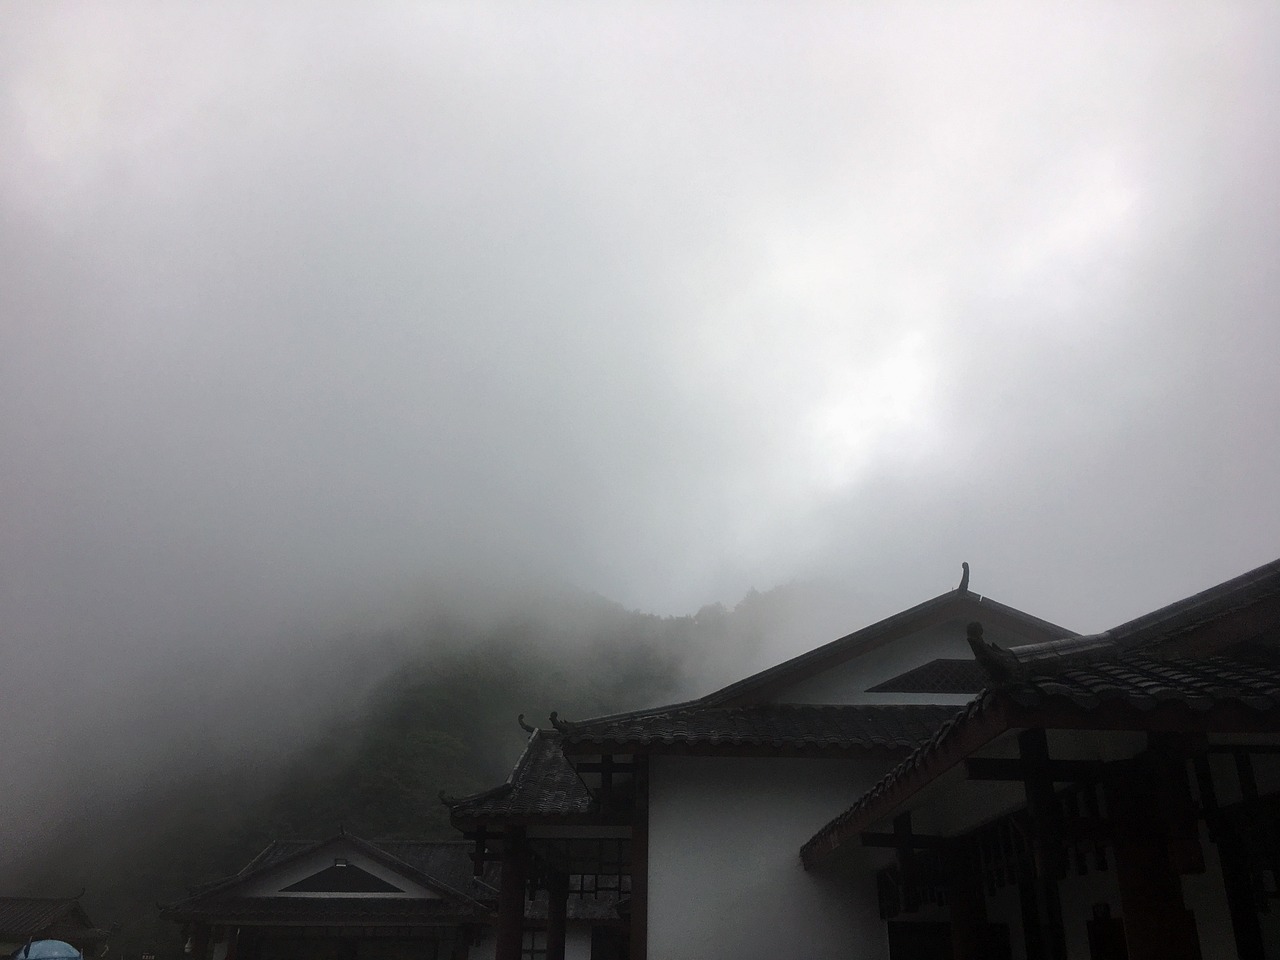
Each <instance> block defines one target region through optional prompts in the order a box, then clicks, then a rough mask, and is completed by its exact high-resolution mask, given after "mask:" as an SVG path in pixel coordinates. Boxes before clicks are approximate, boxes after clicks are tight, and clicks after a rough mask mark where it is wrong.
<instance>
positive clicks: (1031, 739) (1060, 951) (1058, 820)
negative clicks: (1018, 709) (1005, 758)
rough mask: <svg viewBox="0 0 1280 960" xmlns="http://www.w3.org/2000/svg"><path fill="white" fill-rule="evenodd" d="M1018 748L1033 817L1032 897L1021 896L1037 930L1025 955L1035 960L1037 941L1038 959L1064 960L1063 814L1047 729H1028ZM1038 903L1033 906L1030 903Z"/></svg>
mask: <svg viewBox="0 0 1280 960" xmlns="http://www.w3.org/2000/svg"><path fill="white" fill-rule="evenodd" d="M1018 748H1019V751H1020V753H1021V756H1022V762H1023V789H1024V790H1025V791H1026V795H1027V812H1028V813H1029V814H1030V815H1031V825H1032V834H1033V843H1034V850H1035V878H1034V880H1033V881H1031V883H1032V889H1033V890H1034V897H1030V896H1028V894H1029V893H1030V892H1031V891H1028V890H1026V889H1025V888H1024V889H1022V890H1021V892H1022V903H1023V918H1024V923H1025V922H1027V921H1030V920H1032V918H1033V917H1034V925H1035V927H1036V931H1035V933H1034V934H1033V932H1032V931H1031V930H1027V931H1026V935H1027V957H1028V960H1035V957H1034V956H1033V953H1032V949H1033V943H1034V944H1035V946H1036V947H1038V950H1039V951H1040V952H1039V953H1038V954H1036V955H1035V956H1039V957H1043V958H1044V960H1066V957H1067V935H1066V929H1065V927H1064V925H1063V921H1062V900H1061V898H1060V897H1059V895H1058V878H1059V877H1060V876H1061V875H1062V873H1063V869H1064V867H1065V864H1064V863H1063V853H1062V842H1061V840H1062V811H1061V810H1060V809H1059V808H1058V798H1057V796H1056V795H1055V794H1054V792H1053V775H1052V773H1051V771H1050V765H1049V741H1048V738H1047V737H1046V735H1045V732H1044V730H1042V729H1039V728H1036V729H1031V730H1024V731H1023V732H1022V733H1021V734H1019V735H1018ZM1032 900H1034V903H1032V902H1031V901H1032Z"/></svg>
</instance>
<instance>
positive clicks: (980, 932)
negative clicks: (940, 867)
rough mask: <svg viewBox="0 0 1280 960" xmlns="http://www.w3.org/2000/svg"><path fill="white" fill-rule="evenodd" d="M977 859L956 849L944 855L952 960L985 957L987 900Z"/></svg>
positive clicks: (984, 959)
mask: <svg viewBox="0 0 1280 960" xmlns="http://www.w3.org/2000/svg"><path fill="white" fill-rule="evenodd" d="M977 861H978V858H977V856H975V855H974V854H973V852H972V851H969V852H960V851H958V852H956V853H954V854H952V855H950V856H948V858H947V864H946V868H947V906H948V907H950V910H951V954H952V956H953V957H954V958H955V960H988V958H989V957H990V950H989V948H988V944H987V900H986V897H985V896H984V895H983V889H982V883H981V878H980V877H979V876H978V864H977Z"/></svg>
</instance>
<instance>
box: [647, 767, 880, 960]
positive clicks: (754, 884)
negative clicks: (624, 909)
mask: <svg viewBox="0 0 1280 960" xmlns="http://www.w3.org/2000/svg"><path fill="white" fill-rule="evenodd" d="M883 772H884V762H883V758H882V759H881V761H880V762H876V761H874V760H869V759H868V760H819V759H798V758H785V759H784V758H778V759H774V758H734V757H654V758H653V759H652V760H651V761H650V774H649V797H650V800H649V810H650V813H649V956H650V957H653V958H658V957H662V958H664V960H719V958H724V960H731V958H733V960H736V958H742V957H787V958H792V957H794V958H798V960H799V958H813V960H828V958H829V960H835V958H847V957H850V956H857V955H859V954H860V953H861V955H866V956H884V955H885V954H886V943H885V930H884V923H883V922H882V921H881V920H880V918H879V915H878V913H877V907H876V895H875V878H874V876H873V875H870V874H867V875H860V876H859V877H858V878H857V879H856V881H853V882H852V886H850V885H849V883H850V881H846V880H840V879H833V878H831V877H818V876H814V875H812V874H809V873H806V872H805V870H804V868H803V866H801V863H800V857H799V850H800V847H801V845H802V844H803V843H804V842H805V841H806V840H808V839H809V837H810V836H812V835H813V832H814V830H815V829H816V828H817V827H818V826H821V825H822V824H823V823H825V822H827V821H828V820H830V819H831V818H832V817H834V816H836V815H837V814H839V813H840V811H841V810H844V809H845V808H846V807H848V806H849V803H850V800H851V798H853V797H856V796H857V795H858V794H859V793H861V792H862V791H863V790H864V789H865V788H866V787H869V786H870V785H871V784H872V783H873V782H874V781H875V780H876V779H878V778H879V777H880V775H881V774H882V773H883ZM855 947H856V948H857V951H858V952H851V951H853V950H854V948H855Z"/></svg>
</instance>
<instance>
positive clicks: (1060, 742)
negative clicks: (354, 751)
mask: <svg viewBox="0 0 1280 960" xmlns="http://www.w3.org/2000/svg"><path fill="white" fill-rule="evenodd" d="M967 585H968V582H967V576H966V579H965V581H963V582H962V584H961V587H960V588H959V589H957V590H955V591H951V592H949V593H947V594H943V595H941V596H939V597H935V598H933V599H932V600H929V601H926V602H924V603H922V604H919V605H918V606H916V607H913V608H911V609H909V610H906V611H904V612H902V613H900V614H897V615H896V616H894V617H890V618H888V619H887V620H884V621H881V622H880V623H877V624H874V625H872V626H870V627H867V628H865V629H863V630H860V631H857V632H856V633H853V634H850V635H849V636H847V637H844V638H841V639H839V640H836V641H834V642H832V643H829V644H827V645H825V646H823V647H819V648H818V649H816V650H813V651H810V652H809V653H806V654H803V655H802V656H800V657H796V658H794V659H793V660H790V661H787V662H786V663H783V664H780V665H779V666H777V667H774V668H771V669H769V670H766V671H764V672H762V673H759V674H756V675H754V676H752V677H748V678H746V679H744V680H742V681H739V682H738V683H735V684H732V685H730V686H729V687H726V688H724V689H723V690H719V691H716V692H715V693H712V694H709V695H707V696H705V697H702V698H700V699H698V700H693V701H689V702H686V703H680V704H673V705H670V706H666V707H661V708H657V709H653V710H644V711H638V712H633V713H627V714H619V715H615V716H610V717H603V718H597V719H594V720H588V721H578V722H571V721H565V720H562V719H560V718H559V717H557V716H556V715H555V714H553V715H552V723H551V729H548V730H538V729H534V730H532V732H531V734H530V738H529V743H528V747H527V749H526V751H525V754H524V756H523V757H522V758H521V760H520V762H519V763H518V764H517V767H516V769H515V770H514V771H513V773H512V776H511V778H510V779H509V780H508V781H507V783H506V784H503V785H502V786H501V787H498V788H495V789H494V790H492V791H488V792H486V793H484V794H480V795H477V796H475V797H470V798H465V799H463V800H461V801H455V802H453V804H452V807H451V814H452V818H453V822H454V824H455V826H457V827H458V828H459V829H460V830H462V831H463V833H464V835H465V836H466V837H467V838H468V839H469V840H471V842H472V843H473V845H474V850H475V856H476V858H477V863H480V864H483V865H485V866H486V867H488V866H489V865H491V864H496V865H498V866H499V869H500V872H499V876H498V879H497V883H498V886H499V888H500V894H499V897H498V901H497V905H498V910H497V921H496V941H495V945H494V948H495V954H496V957H497V958H498V960H516V958H519V957H522V956H523V957H527V956H542V955H544V954H543V953H542V950H544V949H545V956H547V957H548V958H551V960H558V958H560V957H564V956H570V957H583V958H586V957H617V956H623V955H625V956H628V957H630V958H632V960H642V958H645V957H652V958H654V960H659V958H661V960H677V958H691V960H692V958H698V960H706V958H717V957H724V958H730V957H734V958H738V957H755V956H759V957H771V956H803V957H815V958H818V957H823V958H825V957H831V958H835V957H848V956H867V957H889V958H891V960H900V958H917V957H918V958H934V957H951V956H955V957H957V958H967V957H977V956H983V957H987V956H990V957H1001V956H1005V957H1011V958H1018V960H1041V958H1053V960H1058V958H1068V957H1070V958H1073V960H1074V958H1097V960H1101V958H1115V957H1132V958H1134V960H1139V958H1144V957H1155V956H1160V957H1170V958H1182V957H1186V958H1191V957H1205V958H1213V957H1224V958H1225V957H1236V956H1239V957H1241V958H1248V960H1254V958H1257V960H1262V958H1270V960H1276V958H1277V957H1280V949H1278V948H1277V944H1280V939H1278V938H1277V936H1276V934H1277V932H1278V927H1280V925H1277V924H1276V922H1275V921H1274V919H1273V912H1272V907H1273V903H1274V902H1275V894H1276V864H1277V841H1276V837H1277V833H1278V831H1277V827H1278V823H1280V821H1278V818H1277V814H1278V813H1280V804H1278V801H1277V797H1278V796H1280V768H1278V766H1277V760H1278V759H1280V666H1278V665H1277V658H1276V647H1277V643H1280V561H1277V562H1276V563H1273V564H1269V565H1267V566H1266V567H1262V568H1260V569H1258V570H1256V571H1253V572H1251V573H1249V574H1246V575H1244V576H1242V577H1238V578H1236V579H1235V580H1232V581H1228V582H1227V583H1224V584H1221V585H1219V586H1218V587H1215V588H1213V589H1211V590H1208V591H1205V592H1204V593H1202V594H1198V595H1196V596H1194V597H1190V598H1188V599H1187V600H1184V601H1181V602H1179V603H1176V604H1172V605H1171V606H1169V607H1166V608H1163V609H1161V610H1158V611H1156V612H1154V613H1152V614H1149V615H1147V616H1145V617H1142V618H1139V619H1138V620H1134V621H1131V622H1130V623H1127V624H1123V625H1121V626H1119V627H1117V628H1115V629H1113V630H1111V631H1108V632H1106V633H1104V634H1099V635H1096V636H1092V637H1080V636H1077V635H1076V634H1074V633H1072V632H1071V631H1069V630H1067V629H1065V628H1063V627H1059V626H1056V625H1054V624H1050V623H1046V622H1045V621H1043V620H1039V619H1037V618H1035V617H1033V616H1030V615H1028V614H1025V613H1022V612H1020V611H1017V610H1014V609H1012V608H1010V607H1007V606H1004V605H1002V604H999V603H996V602H994V601H992V600H990V599H989V598H985V597H981V596H979V595H977V594H975V593H973V592H971V591H970V590H968V589H967ZM587 889H591V890H600V889H607V890H609V891H610V892H611V893H615V892H616V894H617V896H618V897H619V900H618V902H617V910H616V918H615V917H610V918H607V920H606V918H603V917H602V918H601V924H602V925H601V927H600V930H601V932H600V933H598V934H597V933H594V932H593V934H592V937H591V940H590V942H587V941H583V940H579V941H578V942H574V941H573V940H572V938H569V937H567V936H566V935H565V933H564V932H563V931H564V927H565V921H564V919H563V918H564V917H565V916H567V915H568V913H569V911H570V909H571V906H572V904H573V902H574V900H575V898H576V897H580V896H581V895H582V892H583V891H585V890H587ZM534 892H536V894H537V896H538V897H539V898H543V897H545V898H546V901H547V920H546V922H545V924H543V925H541V926H538V927H536V928H534V929H536V930H540V931H541V932H542V933H543V934H544V935H545V937H546V939H545V941H536V942H535V941H532V940H531V939H530V932H531V920H530V909H529V908H530V905H531V902H532V901H531V900H530V899H529V898H530V895H531V893H534ZM606 923H607V924H608V926H607V927H606V926H605V925H604V924H606ZM605 930H608V931H611V932H612V935H611V936H610V935H607V934H606V933H605V932H604V931H605ZM535 944H536V945H535ZM543 944H545V947H544V946H543ZM622 951H625V953H623V952H622Z"/></svg>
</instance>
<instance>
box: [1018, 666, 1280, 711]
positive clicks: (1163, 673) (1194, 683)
mask: <svg viewBox="0 0 1280 960" xmlns="http://www.w3.org/2000/svg"><path fill="white" fill-rule="evenodd" d="M1000 692H1001V693H1002V694H1003V695H1005V696H1007V697H1009V698H1010V699H1012V700H1013V701H1014V702H1015V703H1018V704H1021V705H1022V706H1024V707H1031V706H1036V705H1038V704H1041V703H1044V702H1046V701H1048V700H1051V699H1053V698H1064V699H1066V700H1068V701H1070V703H1071V704H1072V705H1073V706H1076V707H1079V708H1080V709H1082V710H1094V709H1097V708H1098V707H1099V706H1101V705H1102V704H1103V703H1106V702H1107V701H1122V702H1124V703H1125V704H1127V705H1128V706H1132V707H1137V708H1138V709H1151V708H1153V707H1155V706H1157V705H1158V704H1160V703H1165V702H1176V703H1180V704H1182V705H1183V706H1186V707H1190V708H1191V709H1192V710H1208V709H1210V708H1211V707H1213V706H1216V705H1217V704H1220V703H1227V702H1236V703H1240V704H1242V705H1243V706H1245V707H1248V708H1250V709H1253V710H1274V709H1276V708H1278V707H1280V670H1278V669H1277V668H1276V667H1274V666H1272V665H1269V664H1264V663H1257V662H1249V661H1242V660H1235V659H1232V658H1228V657H1207V658H1205V659H1203V660H1199V659H1194V658H1191V657H1175V658H1171V659H1168V660H1165V659H1159V660H1157V659H1154V658H1152V657H1147V656H1130V657H1126V658H1124V659H1121V660H1113V661H1104V662H1101V663H1095V664H1090V665H1088V666H1086V667H1080V668H1077V669H1074V670H1068V671H1066V672H1065V673H1061V674H1056V675H1053V676H1045V677H1032V678H1030V679H1028V680H1025V681H1022V682H1019V683H1014V684H1011V685H1009V686H1007V687H1004V688H1002V689H1001V691H1000Z"/></svg>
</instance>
